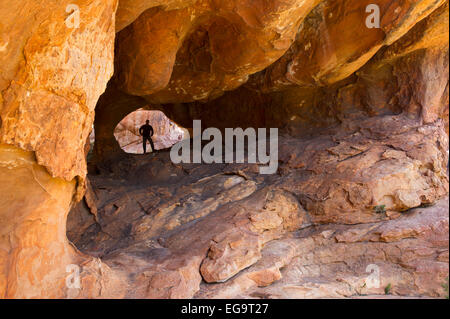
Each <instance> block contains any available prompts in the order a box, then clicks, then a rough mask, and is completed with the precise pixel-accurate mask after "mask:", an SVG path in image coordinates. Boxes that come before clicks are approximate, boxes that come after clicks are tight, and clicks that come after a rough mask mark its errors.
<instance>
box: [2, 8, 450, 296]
mask: <svg viewBox="0 0 450 319" xmlns="http://www.w3.org/2000/svg"><path fill="white" fill-rule="evenodd" d="M372 3H375V4H377V5H378V7H379V8H380V28H367V26H366V18H367V16H368V13H367V12H366V8H367V5H368V4H372ZM71 4H72V3H71V1H69V0H67V1H66V0H63V1H56V2H55V1H50V2H49V1H41V0H33V1H31V0H22V1H15V2H14V1H12V2H11V1H4V0H0V17H1V19H0V65H1V66H0V119H1V120H0V297H2V298H61V297H63V298H66V297H68V298H103V297H113V298H237V297H246V298H247V297H248V298H321V297H346V298H362V297H365V296H369V297H375V296H378V297H380V296H381V295H384V288H385V287H386V286H387V285H390V286H391V287H392V288H391V297H402V296H409V297H411V296H414V297H439V296H443V294H444V292H443V290H442V287H441V284H442V283H443V282H444V278H445V277H446V276H448V203H447V202H446V200H447V199H448V192H449V179H448V132H449V121H448V114H449V111H448V110H449V108H448V105H449V104H448V94H449V91H448V78H449V76H448V74H449V69H448V65H449V63H448V52H449V51H448V12H449V8H448V1H446V0H401V1H393V0H373V1H372V0H371V1H369V0H367V1H366V0H364V1H363V0H345V1H344V0H307V1H304V0H258V1H254V0H244V1H242V0H232V1H229V0H170V1H161V0H103V1H100V0H89V1H88V0H79V1H77V6H76V7H73V6H69V5H71ZM78 15H79V22H80V23H79V25H76V26H75V25H74V23H75V22H77V21H78V20H77V17H78ZM75 24H76V23H75ZM139 109H143V110H144V111H142V112H148V111H150V110H151V111H157V112H163V113H164V114H165V115H166V116H167V118H162V117H160V116H155V117H154V118H153V119H152V120H154V122H155V123H153V122H152V125H153V126H154V128H156V132H157V135H158V136H157V137H158V139H156V140H155V142H156V143H155V144H156V146H157V147H156V148H157V149H163V148H166V147H169V146H170V145H172V144H173V143H174V142H176V141H177V140H178V139H179V134H181V133H183V132H191V130H192V122H193V120H201V121H202V127H203V128H206V127H216V128H218V129H219V130H220V131H221V132H223V131H224V130H225V128H236V127H242V128H244V129H245V128H249V127H252V128H278V130H279V141H278V142H279V143H278V145H279V149H278V155H279V156H278V170H277V172H276V173H275V174H272V175H260V174H259V166H258V165H257V164H245V163H242V164H233V163H230V164H211V165H206V164H174V163H172V161H171V160H170V156H169V151H168V150H162V151H158V152H155V153H154V154H151V155H148V156H142V155H137V154H125V153H124V152H123V150H122V149H121V146H123V145H125V144H129V143H130V142H133V141H134V138H135V137H136V134H135V133H136V125H137V124H136V123H139V124H138V126H140V125H142V124H143V123H144V122H145V119H144V117H145V116H144V117H143V115H142V114H141V115H140V113H139V112H141V111H138V112H137V113H133V112H134V111H136V110H139ZM158 114H162V113H158ZM169 121H173V123H175V124H177V125H178V127H182V128H183V131H180V130H179V128H177V127H173V126H171V124H170V123H171V122H169ZM93 125H94V127H95V145H94V147H93V149H92V150H90V141H89V135H90V133H91V131H92V127H93ZM131 136H133V138H131ZM138 140H139V138H138ZM137 143H139V141H138V142H137ZM139 144H140V143H139ZM139 144H135V146H133V147H134V148H139V149H140V147H141V145H139ZM133 147H131V148H133ZM88 155H89V156H88ZM87 158H88V159H89V160H87ZM88 171H89V174H88ZM69 211H70V214H69ZM67 267H69V268H67ZM374 267H375V268H374ZM67 269H76V271H77V272H79V274H80V277H79V278H80V286H79V288H77V287H75V286H70V285H67V284H66V279H67ZM367 269H369V270H370V269H377V271H379V274H380V278H379V279H380V280H379V282H378V285H376V287H375V286H373V285H371V284H370V285H369V284H368V281H367V277H368V275H369V273H368V270H367Z"/></svg>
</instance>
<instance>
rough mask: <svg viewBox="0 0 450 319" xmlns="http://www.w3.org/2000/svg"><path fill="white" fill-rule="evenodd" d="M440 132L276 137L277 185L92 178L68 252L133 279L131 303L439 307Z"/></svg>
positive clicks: (399, 122)
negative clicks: (294, 301) (345, 301)
mask: <svg viewBox="0 0 450 319" xmlns="http://www.w3.org/2000/svg"><path fill="white" fill-rule="evenodd" d="M368 121H370V123H368ZM367 127H370V128H371V129H370V130H369V129H366V128H367ZM440 130H442V128H441V127H439V126H436V125H434V126H433V125H430V126H422V128H421V129H420V130H419V129H418V124H415V123H414V122H413V121H411V120H409V119H406V118H403V117H401V116H384V117H376V118H370V119H367V120H365V122H364V121H361V122H359V124H358V125H355V124H352V126H346V125H345V123H344V124H342V125H341V126H339V127H337V128H335V129H332V130H330V131H329V132H326V133H323V134H320V135H317V136H314V137H310V138H308V139H300V138H295V137H292V136H288V135H286V136H280V138H279V168H278V172H277V173H276V174H273V175H260V174H259V170H258V165H257V164H209V165H206V164H203V165H202V164H173V163H172V162H171V161H170V157H169V152H168V151H160V152H156V153H155V154H147V155H126V156H125V155H124V156H123V157H122V158H121V159H120V161H116V162H114V163H113V164H111V165H110V166H109V167H108V169H104V170H101V172H100V173H99V174H97V175H89V184H90V185H89V187H88V191H87V194H86V197H85V199H84V201H82V202H81V203H80V204H79V205H78V206H76V207H75V208H73V209H72V211H71V213H70V214H69V218H68V224H67V229H68V231H67V234H68V238H69V239H70V240H71V241H72V242H73V243H74V244H75V245H76V247H77V248H78V249H79V250H80V251H82V252H84V253H86V254H88V255H91V256H95V257H99V258H100V259H101V260H102V261H103V262H104V263H105V264H106V265H108V267H110V268H111V270H112V271H113V272H117V273H120V274H121V275H122V277H121V278H125V279H124V280H125V281H126V285H123V283H122V286H123V287H126V288H125V290H124V291H122V292H121V294H120V297H125V298H342V297H351V298H364V297H365V296H375V295H376V296H379V297H402V296H403V297H436V296H443V294H444V291H443V289H442V287H441V284H442V283H444V278H445V277H446V276H448V220H449V216H448V211H449V207H448V198H446V196H447V195H446V194H447V193H448V175H447V172H446V159H445V156H444V157H442V158H441V157H440V156H443V155H442V154H444V150H445V148H446V146H445V145H443V144H442V143H441V144H442V145H441V146H440V147H441V148H442V149H440V148H439V143H437V142H436V139H438V138H439V136H440V135H439V134H437V133H436V132H438V133H440ZM405 141H409V142H408V143H405ZM411 141H412V142H411ZM414 142H416V143H414ZM436 145H438V147H436ZM433 147H434V148H433ZM424 148H426V149H427V150H428V151H427V152H426V153H424V152H423V151H422V150H423V149H424ZM430 163H432V165H430ZM431 190H432V191H431ZM381 204H382V205H384V206H383V209H382V211H380V210H377V209H375V208H376V207H380V206H381ZM124 274H125V275H124ZM123 275H124V276H123ZM441 281H442V282H441ZM388 286H389V287H391V288H390V289H387V290H386V287H388Z"/></svg>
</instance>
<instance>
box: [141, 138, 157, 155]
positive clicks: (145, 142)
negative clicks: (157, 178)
mask: <svg viewBox="0 0 450 319" xmlns="http://www.w3.org/2000/svg"><path fill="white" fill-rule="evenodd" d="M147 141H149V142H150V146H151V147H152V152H154V151H155V146H154V145H153V141H152V138H151V137H146V136H143V141H142V147H143V148H144V154H145V153H147Z"/></svg>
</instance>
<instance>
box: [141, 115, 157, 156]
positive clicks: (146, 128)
mask: <svg viewBox="0 0 450 319" xmlns="http://www.w3.org/2000/svg"><path fill="white" fill-rule="evenodd" d="M149 123H150V121H149V120H147V121H145V124H144V125H142V126H141V128H140V129H139V134H140V135H141V136H142V147H143V148H144V154H145V153H147V141H149V142H150V146H151V147H152V152H154V151H155V146H154V145H153V141H152V136H153V134H154V131H153V127H152V126H151V125H150V124H149Z"/></svg>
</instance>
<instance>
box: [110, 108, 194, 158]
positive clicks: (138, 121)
mask: <svg viewBox="0 0 450 319" xmlns="http://www.w3.org/2000/svg"><path fill="white" fill-rule="evenodd" d="M147 120H148V121H149V124H150V125H151V126H152V127H153V129H154V135H153V136H152V140H153V143H154V146H155V150H163V149H168V148H170V147H172V145H174V144H176V143H178V142H180V141H182V140H183V139H185V137H187V136H188V134H186V133H187V130H186V129H185V128H182V127H180V126H178V125H177V124H176V123H174V122H173V121H172V120H170V119H169V118H168V117H167V116H166V115H165V114H164V113H163V112H162V111H158V110H145V109H138V110H136V111H134V112H132V113H130V114H128V115H127V116H126V117H125V118H124V119H122V120H121V121H120V122H119V124H117V126H116V128H115V129H114V137H115V139H116V141H117V143H119V146H120V148H121V149H122V150H123V151H124V152H125V153H128V154H142V152H143V147H142V136H141V135H140V133H139V129H140V127H141V126H142V125H144V124H145V123H146V121H147ZM147 149H148V152H151V151H152V150H151V147H148V148H147Z"/></svg>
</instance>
